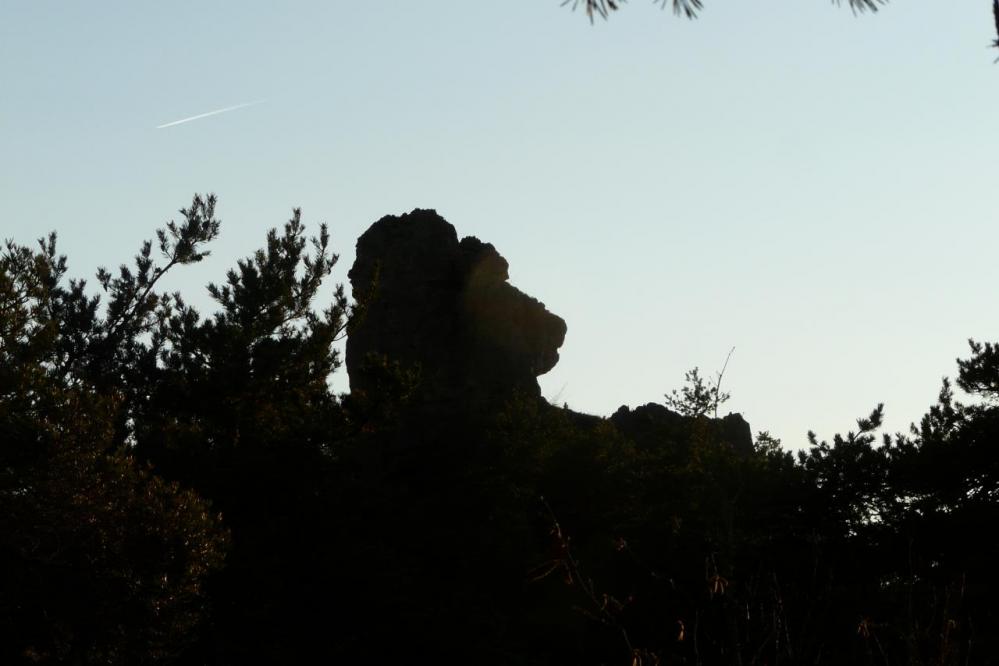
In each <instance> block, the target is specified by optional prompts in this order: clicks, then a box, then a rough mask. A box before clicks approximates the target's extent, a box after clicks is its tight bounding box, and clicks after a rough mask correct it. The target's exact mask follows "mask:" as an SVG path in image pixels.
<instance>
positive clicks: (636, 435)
mask: <svg viewBox="0 0 999 666" xmlns="http://www.w3.org/2000/svg"><path fill="white" fill-rule="evenodd" d="M610 421H611V423H613V424H614V427H616V428H617V430H618V432H620V433H621V434H623V435H624V436H625V437H627V438H628V439H630V440H631V441H633V442H635V444H636V445H638V446H639V447H641V448H653V447H657V448H658V447H662V446H665V445H671V444H672V445H674V446H678V447H681V448H679V449H677V454H678V455H679V456H680V457H681V458H682V457H684V456H685V455H686V454H687V451H686V447H688V446H689V445H690V444H691V443H692V442H693V441H695V439H696V438H697V436H698V435H701V436H707V437H709V438H710V439H711V440H712V441H714V442H717V443H720V444H725V445H728V446H730V447H732V450H734V451H735V452H736V453H738V454H740V455H749V454H751V453H752V452H753V434H752V431H751V430H750V428H749V423H747V422H746V420H745V419H743V418H742V416H741V415H740V414H729V415H728V416H725V417H723V418H717V419H713V418H708V417H700V418H695V417H690V416H683V415H681V414H677V413H676V412H674V411H671V410H669V409H667V408H666V407H665V406H664V405H660V404H657V403H654V402H650V403H648V404H647V405H642V406H640V407H636V408H635V409H629V408H628V407H625V406H622V407H620V408H619V409H618V410H617V411H616V412H614V414H613V415H612V416H611V417H610Z"/></svg>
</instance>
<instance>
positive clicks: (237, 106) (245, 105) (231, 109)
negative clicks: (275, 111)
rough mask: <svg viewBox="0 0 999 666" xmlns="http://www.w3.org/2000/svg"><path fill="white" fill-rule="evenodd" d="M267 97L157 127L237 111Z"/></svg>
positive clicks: (159, 126)
mask: <svg viewBox="0 0 999 666" xmlns="http://www.w3.org/2000/svg"><path fill="white" fill-rule="evenodd" d="M266 101H267V100H265V99H257V100H254V101H252V102H243V103H242V104H237V105H236V106H227V107H225V108H224V109H215V110H214V111H209V112H208V113H199V114H198V115H196V116H191V117H190V118H181V119H180V120H174V121H173V122H170V123H166V124H164V125H157V126H156V129H163V128H164V127H173V126H174V125H180V124H181V123H189V122H191V121H192V120H198V119H199V118H207V117H208V116H215V115H218V114H220V113H225V112H226V111H235V110H236V109H243V108H246V107H248V106H254V105H255V104H260V103H261V102H266Z"/></svg>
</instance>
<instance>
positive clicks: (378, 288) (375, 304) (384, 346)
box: [346, 209, 566, 399]
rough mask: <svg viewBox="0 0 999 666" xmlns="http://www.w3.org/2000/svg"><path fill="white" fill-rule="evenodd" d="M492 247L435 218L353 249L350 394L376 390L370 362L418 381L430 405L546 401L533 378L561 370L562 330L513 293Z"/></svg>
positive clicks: (376, 235) (408, 222) (392, 224)
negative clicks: (527, 397) (395, 366)
mask: <svg viewBox="0 0 999 666" xmlns="http://www.w3.org/2000/svg"><path fill="white" fill-rule="evenodd" d="M507 269H508V266H507V262H506V260H505V259H504V258H503V257H502V256H500V254H499V253H498V252H497V251H496V249H495V248H494V247H493V246H492V245H490V244H489V243H483V242H482V241H480V240H478V239H477V238H474V237H467V238H463V239H461V240H460V241H459V240H458V235H457V233H456V232H455V229H454V227H453V226H451V225H450V224H449V223H448V222H447V221H446V220H444V218H442V217H441V216H440V215H438V214H437V213H436V212H435V211H433V210H421V209H417V210H414V211H413V212H412V213H408V214H405V215H400V216H391V215H390V216H386V217H383V218H382V219H380V220H378V221H377V222H375V223H374V224H373V225H371V227H370V228H369V229H368V230H367V231H366V232H365V233H364V234H363V235H362V236H361V237H360V238H359V239H358V241H357V255H356V259H355V261H354V265H353V267H352V268H351V269H350V272H349V273H348V277H349V279H350V283H351V287H352V289H353V293H354V298H355V300H356V301H357V303H358V305H359V310H358V315H357V316H356V317H355V319H354V321H353V323H352V326H351V329H350V334H349V336H348V338H347V351H346V366H347V372H348V374H349V376H350V386H351V391H352V392H365V391H370V390H373V389H374V388H375V385H374V380H373V379H372V377H371V376H370V375H369V373H367V372H366V371H365V367H366V363H368V362H370V360H371V359H372V358H373V357H382V358H386V359H388V360H389V361H393V362H398V363H399V364H400V365H401V366H403V367H406V368H411V369H416V370H417V371H418V372H419V374H420V378H421V381H420V391H421V392H422V393H423V394H424V395H426V397H428V398H431V399H441V398H443V399H448V398H462V399H481V398H490V397H495V396H501V395H504V394H506V393H508V392H509V391H511V390H527V391H529V392H531V393H533V394H535V395H540V390H539V388H538V383H537V377H538V376H539V375H542V374H544V373H546V372H548V371H549V370H551V369H552V368H553V367H554V366H555V364H556V363H557V362H558V349H559V347H560V346H561V345H562V342H563V340H564V339H565V333H566V325H565V322H564V321H563V320H562V319H561V318H560V317H558V316H556V315H554V314H552V313H551V312H549V311H548V310H547V309H545V306H544V304H543V303H541V302H539V301H537V300H536V299H534V298H531V297H530V296H528V295H527V294H524V293H523V292H521V291H520V290H518V289H517V288H515V287H513V286H512V285H511V284H509V282H508V279H509V273H508V271H507Z"/></svg>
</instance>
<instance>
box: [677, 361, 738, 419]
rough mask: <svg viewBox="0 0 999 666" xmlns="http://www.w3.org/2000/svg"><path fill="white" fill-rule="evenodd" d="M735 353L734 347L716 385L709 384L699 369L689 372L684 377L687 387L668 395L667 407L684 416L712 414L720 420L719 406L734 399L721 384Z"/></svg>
mask: <svg viewBox="0 0 999 666" xmlns="http://www.w3.org/2000/svg"><path fill="white" fill-rule="evenodd" d="M734 351H735V347H732V349H731V350H730V351H729V352H728V356H726V357H725V365H723V366H722V369H721V372H719V373H717V375H716V377H715V383H714V385H710V384H708V383H707V382H706V381H705V380H704V378H703V377H701V374H700V370H699V369H698V368H696V367H695V368H694V369H693V370H688V371H687V372H686V374H685V375H684V381H685V382H686V385H685V386H684V387H683V388H681V389H680V390H679V391H677V390H676V389H673V390H672V391H670V392H669V393H667V394H666V399H665V403H666V406H667V407H669V408H670V409H672V410H673V411H674V412H678V413H679V414H682V415H683V416H693V417H697V416H706V415H707V414H708V413H709V412H710V413H711V414H713V416H714V417H715V418H718V406H719V405H721V404H722V403H724V402H726V401H728V399H729V398H730V397H732V396H731V394H729V393H726V392H724V391H722V390H721V382H722V378H723V377H724V376H725V369H726V368H728V361H729V359H730V358H732V352H734Z"/></svg>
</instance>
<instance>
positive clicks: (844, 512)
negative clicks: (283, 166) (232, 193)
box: [0, 197, 999, 666]
mask: <svg viewBox="0 0 999 666" xmlns="http://www.w3.org/2000/svg"><path fill="white" fill-rule="evenodd" d="M214 207H215V200H214V198H212V197H207V198H201V197H196V198H195V199H194V201H193V203H192V205H191V207H190V208H187V209H185V210H183V211H181V212H182V219H181V220H180V221H179V222H178V223H177V224H173V223H171V224H169V225H167V227H166V228H164V229H163V230H161V231H160V232H158V234H157V238H156V240H155V241H152V242H149V243H147V244H145V245H143V246H142V248H141V249H140V251H139V253H138V255H137V256H136V257H135V259H134V261H133V262H132V264H131V265H128V266H122V267H121V268H120V269H119V270H118V271H117V272H114V273H112V272H109V271H105V270H101V271H99V273H98V275H97V285H96V287H95V288H91V286H90V285H88V284H86V283H85V282H84V281H82V280H71V279H69V277H68V269H67V263H66V260H65V258H64V257H62V256H60V255H59V254H58V252H57V249H56V246H55V238H54V236H52V237H50V238H48V239H44V240H43V241H41V242H40V245H39V246H38V247H33V248H32V247H22V246H20V245H17V244H15V243H12V242H8V243H7V245H6V248H5V249H4V250H3V253H2V257H0V663H4V664H7V663H10V664H19V663H24V664H30V663H42V664H47V663H52V664H54V663H60V664H61V663H66V664H145V663H164V664H192V665H193V664H213V665H222V664H248V663H281V664H284V663H288V664H297V663H301V664H312V663H344V664H348V663H350V664H391V663H420V662H422V661H423V660H427V659H432V661H431V662H430V663H481V664H538V665H541V664H621V665H622V666H628V665H629V664H630V665H634V666H637V665H639V664H642V665H649V664H739V665H746V666H749V665H751V664H759V665H762V664H767V665H774V664H911V665H916V664H940V665H944V664H946V665H949V664H953V665H955V666H956V665H959V664H960V665H963V664H987V663H996V662H997V661H999V656H997V655H999V617H997V611H996V610H995V609H996V604H995V600H994V596H995V593H996V591H997V589H999V583H997V582H996V581H995V578H994V576H995V573H994V571H993V568H994V567H995V565H996V562H997V561H999V559H997V556H999V552H997V550H999V547H997V546H996V543H997V542H999V540H996V539H995V538H994V536H993V534H992V530H993V529H994V528H995V526H996V525H997V518H999V511H997V508H999V495H997V490H999V486H997V482H999V455H997V454H996V451H995V450H994V447H995V445H996V443H997V435H999V409H997V407H996V398H999V348H997V347H996V346H993V345H990V344H978V343H972V347H971V350H970V356H969V358H968V359H967V360H964V361H960V362H959V366H958V375H957V379H956V384H957V386H958V387H960V389H962V390H964V391H966V392H969V393H971V394H974V395H976V396H978V397H979V398H980V399H977V400H975V401H974V402H975V404H974V405H964V404H961V403H959V402H957V401H956V400H955V399H954V396H953V393H952V389H951V386H950V384H949V383H947V382H945V383H944V385H943V388H942V390H941V392H940V398H939V402H938V403H937V404H936V405H934V406H932V407H931V408H930V409H929V411H928V412H927V414H926V415H925V416H923V417H922V419H921V421H920V422H919V423H918V425H916V426H914V427H913V429H912V431H911V432H910V433H908V434H904V435H903V434H899V435H892V436H887V435H885V436H879V435H878V434H877V431H878V429H879V427H880V424H881V408H880V406H879V407H877V408H876V409H875V410H874V411H873V412H872V413H871V414H870V415H869V416H868V417H866V418H862V419H860V420H859V421H858V422H857V426H856V428H855V429H854V430H853V431H852V432H849V433H848V434H846V435H843V436H836V437H835V438H834V439H833V440H832V441H829V442H825V441H822V442H820V441H817V440H815V439H814V438H813V441H812V446H811V447H810V448H809V449H808V450H806V451H803V452H801V453H799V454H797V455H792V454H791V453H790V452H787V451H785V450H783V449H782V448H781V445H780V442H778V441H775V440H774V439H773V438H771V437H769V436H768V435H767V434H766V433H760V434H758V435H757V436H756V437H752V436H751V434H750V431H749V426H748V425H747V424H746V423H745V422H744V421H743V420H742V419H741V417H739V416H738V415H729V416H727V417H725V418H717V415H716V414H715V412H716V409H717V407H718V405H719V404H720V403H721V402H723V400H724V398H725V396H724V394H723V393H721V392H720V390H719V388H718V386H717V385H716V384H715V385H712V384H711V383H706V382H705V381H704V380H703V379H702V378H701V376H700V375H698V374H696V373H691V374H689V375H688V384H687V385H686V386H685V387H683V390H681V391H678V392H673V393H671V394H669V395H668V396H667V398H666V400H665V404H662V405H657V404H649V405H645V406H643V407H638V408H635V409H628V408H621V409H620V410H619V411H618V412H617V413H615V414H614V416H612V417H611V418H609V419H602V418H597V417H593V416H588V415H584V414H579V413H576V412H573V411H571V410H570V409H568V408H567V407H556V406H552V405H549V404H548V403H547V402H545V401H544V400H543V399H542V398H541V397H540V393H539V391H538V388H537V383H536V381H535V378H536V377H537V376H538V375H539V374H541V373H543V372H546V371H547V370H549V369H550V368H551V367H552V366H554V364H555V362H556V361H557V359H558V354H557V349H558V347H559V346H560V345H561V343H562V340H563V337H564V335H565V332H566V327H565V324H564V322H562V320H561V319H559V318H558V317H556V316H555V315H553V314H551V313H549V312H548V311H547V310H545V308H544V306H543V305H542V304H540V303H538V302H537V301H535V300H534V299H532V298H530V297H529V296H527V295H525V294H523V293H521V292H519V291H518V290H516V289H515V288H513V287H512V286H510V285H509V284H508V283H507V266H506V262H505V261H504V260H503V258H502V257H501V256H499V254H498V253H496V251H495V249H493V247H492V246H491V245H488V244H486V243H482V242H480V241H478V240H477V239H475V238H465V239H462V240H460V241H459V240H458V238H457V236H456V234H455V232H454V229H453V227H451V226H450V225H449V224H447V223H446V222H445V221H444V220H442V219H441V218H439V217H438V216H437V215H436V214H435V213H433V212H432V211H414V212H413V213H411V214H409V215H405V216H401V217H388V218H384V219H383V220H381V221H379V222H377V223H376V224H375V225H373V226H372V228H371V229H370V230H369V231H368V232H366V233H365V234H364V236H362V237H361V239H360V240H359V241H358V255H357V261H356V262H355V263H354V266H353V268H352V269H351V271H350V279H351V282H352V287H353V294H354V298H355V299H356V303H350V302H348V299H347V298H346V297H345V295H344V292H343V290H342V289H336V290H334V291H333V292H332V296H330V297H324V299H325V300H328V301H329V302H318V301H319V296H318V295H319V294H321V293H322V294H325V293H327V292H326V291H321V290H320V286H321V285H322V283H323V281H324V279H326V278H327V277H328V276H329V275H330V274H331V272H332V270H333V268H334V265H335V264H336V261H337V257H336V256H335V255H333V254H332V253H331V250H330V247H329V235H328V233H327V230H326V229H325V227H323V228H321V229H320V230H319V234H318V236H316V237H315V238H310V237H308V236H307V234H306V231H305V228H304V225H303V224H302V222H301V220H300V215H299V213H298V211H296V212H295V214H294V216H293V218H292V219H291V221H289V222H288V223H287V224H286V225H285V226H284V227H283V229H278V230H274V231H272V232H271V233H270V234H269V235H268V236H267V238H266V245H265V247H264V248H262V249H261V250H260V251H258V252H257V253H255V254H254V255H253V256H251V257H249V258H247V259H245V260H242V261H240V262H238V263H237V265H236V267H235V268H234V269H233V270H231V271H230V272H229V273H228V274H227V275H226V276H225V280H224V282H222V283H220V284H216V285H212V286H210V287H209V292H210V294H211V297H212V298H213V299H214V302H215V304H216V307H215V310H214V311H213V312H211V313H207V314H202V313H199V312H197V311H196V310H195V309H194V308H193V307H191V306H190V305H189V304H188V303H187V302H186V301H185V299H184V297H183V295H182V294H176V293H168V292H166V291H164V289H163V287H162V280H161V278H162V277H163V276H164V275H165V274H167V273H168V272H173V271H178V270H183V265H185V264H191V263H194V262H197V261H199V260H201V259H202V258H203V257H204V256H205V255H206V254H207V247H208V245H209V243H210V242H211V241H212V240H213V239H214V238H215V236H216V235H217V234H218V233H219V222H218V220H217V219H216V218H215V214H214ZM97 294H100V298H98V295H97ZM343 336H347V345H348V346H347V357H346V359H343V360H345V361H346V365H347V370H349V375H350V382H351V392H350V393H349V394H346V395H337V394H336V393H335V392H334V391H333V390H332V389H331V388H330V385H329V378H330V376H331V375H332V373H334V372H336V371H337V370H338V368H340V366H341V360H342V359H341V358H340V355H339V353H338V352H337V351H336V346H335V342H336V341H337V340H338V339H340V338H342V337H343ZM814 380H815V381H821V378H814ZM665 381H667V380H665V379H664V382H665Z"/></svg>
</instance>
